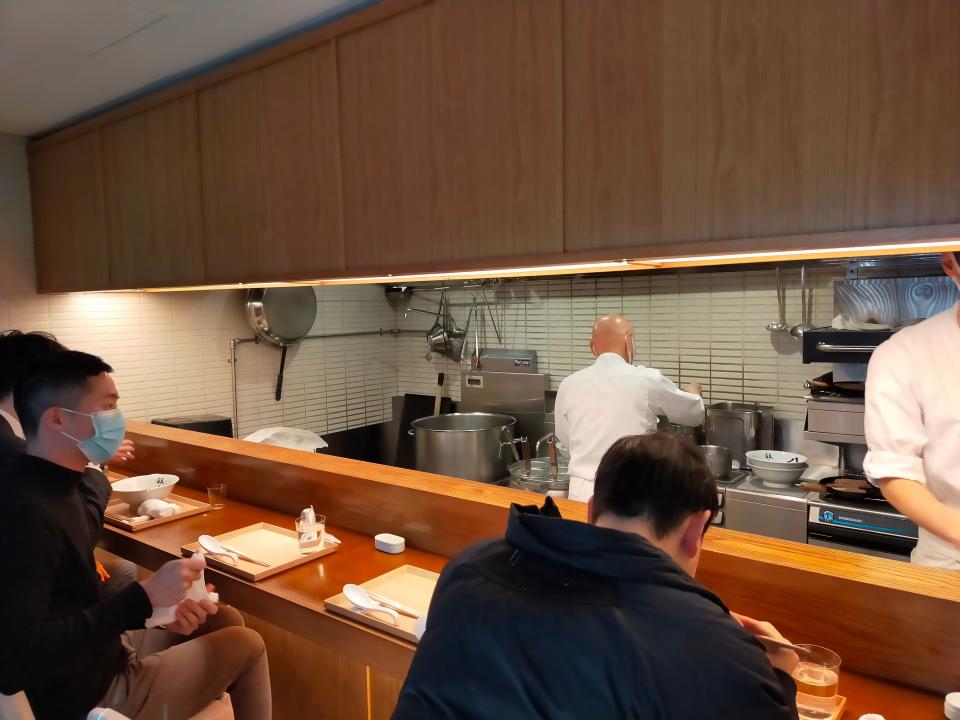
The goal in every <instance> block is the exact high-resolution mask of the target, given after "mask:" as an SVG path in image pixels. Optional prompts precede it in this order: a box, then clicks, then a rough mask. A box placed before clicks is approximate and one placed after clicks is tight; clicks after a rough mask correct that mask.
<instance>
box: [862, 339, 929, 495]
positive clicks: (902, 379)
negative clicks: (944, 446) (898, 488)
mask: <svg viewBox="0 0 960 720" xmlns="http://www.w3.org/2000/svg"><path fill="white" fill-rule="evenodd" d="M912 378H914V374H913V372H912V371H911V368H910V367H909V361H908V359H907V358H905V357H902V356H901V353H900V352H899V350H898V349H897V348H892V347H886V346H883V345H881V346H880V347H878V348H877V350H876V351H875V352H874V354H873V357H872V358H871V360H870V367H869V369H868V371H867V390H866V400H865V407H864V433H865V435H866V438H867V448H868V450H867V455H866V457H865V458H864V461H863V470H864V472H865V473H866V474H867V477H868V478H870V480H871V482H874V483H876V482H877V481H879V480H888V479H893V478H902V479H905V480H915V481H916V482H919V483H923V484H926V475H925V473H924V469H923V451H924V448H925V447H926V445H927V440H928V438H927V433H926V429H925V427H924V423H923V410H922V408H921V406H920V402H919V400H918V399H917V397H916V393H915V392H914V389H913V386H912V383H911V379H912Z"/></svg>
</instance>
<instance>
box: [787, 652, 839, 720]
mask: <svg viewBox="0 0 960 720" xmlns="http://www.w3.org/2000/svg"><path fill="white" fill-rule="evenodd" d="M799 647H802V648H805V649H806V650H807V652H805V653H801V654H800V662H799V663H798V664H797V667H796V668H795V669H794V671H793V680H794V682H796V683H797V710H799V712H800V717H801V719H802V720H826V718H829V717H831V716H832V715H833V713H834V712H836V709H837V690H838V688H839V686H840V656H839V655H837V654H836V653H835V652H833V650H828V649H827V648H825V647H820V646H819V645H799Z"/></svg>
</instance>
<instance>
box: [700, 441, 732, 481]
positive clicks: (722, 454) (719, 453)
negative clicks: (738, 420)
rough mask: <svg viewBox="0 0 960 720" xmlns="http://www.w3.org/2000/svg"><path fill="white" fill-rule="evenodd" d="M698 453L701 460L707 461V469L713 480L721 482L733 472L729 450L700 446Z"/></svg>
mask: <svg viewBox="0 0 960 720" xmlns="http://www.w3.org/2000/svg"><path fill="white" fill-rule="evenodd" d="M700 452H701V453H702V454H703V459H704V460H706V461H707V467H709V468H710V474H711V475H713V477H714V479H715V480H722V479H723V478H725V477H727V476H729V475H730V471H731V470H733V457H732V455H731V453H730V448H725V447H721V446H720V445H701V446H700Z"/></svg>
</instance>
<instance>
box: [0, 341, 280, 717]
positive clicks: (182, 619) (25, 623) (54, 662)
mask: <svg viewBox="0 0 960 720" xmlns="http://www.w3.org/2000/svg"><path fill="white" fill-rule="evenodd" d="M110 372H112V370H111V368H110V366H109V365H107V364H106V363H104V362H103V361H102V360H101V359H100V358H98V357H94V356H92V355H88V354H86V353H80V352H71V351H63V352H60V353H57V354H56V355H55V356H53V357H51V358H49V359H48V360H47V361H46V362H44V363H43V364H41V366H40V367H38V368H34V369H32V370H30V371H29V372H28V373H26V374H25V375H24V376H23V377H21V378H20V379H19V380H18V382H17V386H16V388H15V391H14V402H15V405H16V410H17V415H18V417H19V418H20V422H21V423H22V425H23V430H24V433H25V435H26V438H27V447H26V452H25V453H24V454H22V455H19V456H18V457H16V458H15V459H14V460H13V461H12V462H10V463H7V464H6V465H5V466H4V467H3V469H2V472H0V486H2V487H3V490H4V502H3V503H0V547H3V548H7V552H6V556H5V560H4V580H5V581H6V589H5V592H4V597H3V600H2V601H0V628H3V640H2V642H0V692H2V693H4V694H7V695H10V694H13V693H16V692H19V691H21V690H24V691H26V694H27V698H28V699H29V701H30V704H31V706H32V708H33V711H34V713H35V715H36V717H37V718H38V720H48V719H49V720H73V719H75V718H83V717H86V715H87V713H88V712H89V711H90V710H91V709H92V708H94V707H95V706H97V705H100V706H104V707H110V708H113V709H116V710H118V711H120V712H122V713H123V714H125V715H128V716H130V717H137V718H138V719H143V720H152V718H158V719H159V718H169V719H170V720H172V719H173V718H187V717H191V716H192V715H194V714H195V713H197V712H198V711H199V710H201V709H202V708H203V707H204V706H206V705H207V704H208V703H210V702H211V701H212V700H214V699H216V698H217V697H219V696H220V695H221V694H222V693H223V692H224V690H226V689H228V688H229V689H230V692H231V695H232V697H233V701H234V711H235V715H236V717H237V718H238V720H269V717H270V681H269V675H268V668H267V660H266V655H265V652H264V646H263V641H262V640H261V638H260V637H259V636H258V635H257V634H256V633H254V632H253V631H251V630H249V629H247V628H244V627H242V621H241V619H240V616H239V614H238V613H236V611H230V612H229V613H221V612H218V608H217V606H216V605H214V604H212V603H210V602H209V601H206V600H204V601H200V602H195V601H193V600H189V599H184V596H185V593H186V590H187V588H189V587H190V585H191V584H192V583H193V582H194V581H195V580H197V579H198V578H199V577H200V571H201V570H202V569H203V566H204V563H203V559H202V558H196V559H189V560H171V561H170V562H168V563H166V564H164V565H162V566H161V567H160V568H159V569H158V570H157V572H156V573H154V574H153V575H151V576H150V577H148V578H146V579H145V580H143V581H141V582H134V583H131V584H129V585H126V586H124V587H123V588H121V589H119V590H117V591H116V592H113V593H104V592H103V591H102V587H101V583H100V579H99V577H98V575H97V572H96V569H95V563H94V558H93V549H94V546H95V544H96V539H97V537H98V536H99V529H100V525H101V524H102V520H103V518H102V515H101V517H100V518H99V521H98V522H92V521H91V518H90V512H89V504H88V502H87V498H86V495H87V494H89V493H94V494H96V493H99V496H98V498H99V502H100V503H101V504H105V501H106V496H107V495H108V494H109V492H110V486H109V484H108V483H107V482H106V479H105V478H104V477H103V475H102V474H101V473H99V471H97V470H93V469H92V468H90V467H88V465H87V463H88V461H94V462H97V461H100V460H102V458H105V457H109V456H110V455H112V454H113V453H114V452H115V451H116V448H117V447H118V446H119V444H120V442H121V441H122V438H123V430H124V421H123V416H122V414H121V413H120V411H119V410H118V409H117V400H118V395H117V389H116V386H115V385H114V383H113V380H112V379H111V378H110V375H109V373H110ZM174 606H175V607H176V608H177V610H176V621H175V622H174V623H171V624H169V625H167V630H145V629H143V628H144V622H145V621H146V620H147V618H149V617H150V616H151V614H152V613H153V610H154V609H155V608H165V607H174ZM224 609H225V610H226V608H224ZM214 615H216V616H217V617H218V619H219V622H218V623H217V625H216V629H214V627H212V626H211V623H207V622H206V621H207V618H208V616H214ZM228 615H229V616H232V621H233V623H234V625H233V626H230V627H225V626H224V624H225V623H224V622H223V619H222V618H223V617H226V616H228ZM205 623H206V626H205V627H204V628H201V625H204V624H205ZM198 630H200V632H199V633H198V632H197V631H198ZM204 630H207V632H204ZM196 635H199V637H191V638H190V639H187V636H196Z"/></svg>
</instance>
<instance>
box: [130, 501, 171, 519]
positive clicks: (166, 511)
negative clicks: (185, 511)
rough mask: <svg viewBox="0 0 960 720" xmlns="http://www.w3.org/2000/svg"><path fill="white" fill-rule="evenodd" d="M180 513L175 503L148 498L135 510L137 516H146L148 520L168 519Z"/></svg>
mask: <svg viewBox="0 0 960 720" xmlns="http://www.w3.org/2000/svg"><path fill="white" fill-rule="evenodd" d="M178 512H180V506H179V505H177V504H176V503H171V502H167V501H166V500H161V499H160V498H150V499H149V500H144V501H143V502H142V503H140V507H138V508H137V515H146V516H147V517H149V518H154V519H155V518H162V517H169V516H170V515H173V514H174V513H178Z"/></svg>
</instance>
